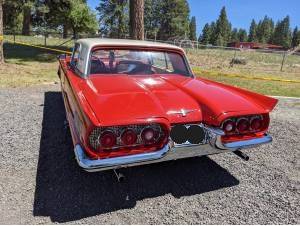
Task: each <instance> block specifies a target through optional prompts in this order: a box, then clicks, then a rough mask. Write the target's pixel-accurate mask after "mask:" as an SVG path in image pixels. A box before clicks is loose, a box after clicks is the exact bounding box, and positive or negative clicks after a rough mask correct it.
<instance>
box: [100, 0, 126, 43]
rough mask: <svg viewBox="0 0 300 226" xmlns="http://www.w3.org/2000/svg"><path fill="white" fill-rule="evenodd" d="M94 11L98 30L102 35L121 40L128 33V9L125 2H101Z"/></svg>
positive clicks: (105, 0)
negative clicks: (97, 20) (97, 15)
mask: <svg viewBox="0 0 300 226" xmlns="http://www.w3.org/2000/svg"><path fill="white" fill-rule="evenodd" d="M96 10H97V11H98V14H99V22H100V30H101V32H102V33H103V34H104V35H108V36H110V37H112V38H121V37H125V35H126V34H128V33H129V27H128V24H129V17H128V14H129V8H128V2H127V1H126V0H101V1H100V3H99V6H98V7H97V8H96Z"/></svg>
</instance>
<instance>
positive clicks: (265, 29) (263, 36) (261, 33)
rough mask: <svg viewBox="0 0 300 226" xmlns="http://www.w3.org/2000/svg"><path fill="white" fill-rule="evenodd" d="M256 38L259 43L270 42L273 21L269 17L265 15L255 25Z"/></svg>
mask: <svg viewBox="0 0 300 226" xmlns="http://www.w3.org/2000/svg"><path fill="white" fill-rule="evenodd" d="M256 32H257V33H256V34H257V39H258V41H259V42H261V43H270V42H271V40H272V35H273V32H274V22H273V20H272V19H271V18H269V17H267V16H265V17H264V19H263V20H260V21H259V23H258V25H257V30H256Z"/></svg>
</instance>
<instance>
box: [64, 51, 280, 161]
mask: <svg viewBox="0 0 300 226" xmlns="http://www.w3.org/2000/svg"><path fill="white" fill-rule="evenodd" d="M181 54H183V53H181ZM69 60H70V59H69V58H67V59H65V60H60V67H61V69H62V70H61V76H60V77H61V84H62V90H63V92H64V102H65V105H66V111H67V117H68V120H69V123H70V127H71V133H72V138H73V142H74V144H77V143H80V144H81V145H82V146H83V147H84V148H85V150H86V152H87V154H88V155H89V156H90V157H92V158H97V157H99V155H98V154H97V153H95V152H94V151H93V150H91V148H90V146H89V142H88V136H89V133H90V132H91V130H92V129H93V128H94V127H97V126H114V125H129V124H145V123H148V122H156V123H160V124H163V125H165V127H166V128H167V129H168V130H169V129H170V126H171V124H176V123H190V122H203V123H206V124H208V125H210V126H216V127H219V126H220V125H221V123H222V122H223V121H224V120H225V119H226V118H230V117H235V116H243V115H256V114H268V113H269V112H270V111H271V110H272V109H273V108H274V107H275V105H276V103H277V100H276V99H274V98H271V97H267V96H263V95H260V94H257V93H253V92H250V91H247V90H243V89H239V88H236V87H232V86H229V85H224V84H221V83H217V82H213V81H210V80H207V79H200V78H191V77H184V76H181V75H141V76H127V75H121V74H116V75H92V76H90V77H89V78H87V79H83V78H80V77H79V76H77V75H76V74H75V73H74V72H73V71H72V70H71V69H69V68H68V67H67V62H68V61H69ZM181 109H186V110H192V112H190V113H188V114H187V115H186V117H182V115H181V114H171V113H172V112H174V111H180V110H181ZM256 135H261V134H252V135H250V136H256ZM237 138H238V139H244V138H245V139H249V136H240V137H238V136H235V137H232V139H237ZM224 140H227V141H228V140H231V138H230V137H225V138H224ZM149 150H150V151H155V149H154V148H148V150H147V148H144V149H141V150H120V151H119V152H116V153H113V154H112V155H113V156H120V155H124V154H134V153H140V152H145V151H149ZM107 157H111V155H107Z"/></svg>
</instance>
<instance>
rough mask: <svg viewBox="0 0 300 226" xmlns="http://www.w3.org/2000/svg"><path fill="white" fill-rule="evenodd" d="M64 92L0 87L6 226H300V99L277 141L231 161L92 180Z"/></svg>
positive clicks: (207, 160)
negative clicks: (82, 164)
mask: <svg viewBox="0 0 300 226" xmlns="http://www.w3.org/2000/svg"><path fill="white" fill-rule="evenodd" d="M64 117H65V115H64V107H63V103H62V99H61V94H60V92H59V85H44V86H36V87H30V88H15V89H13V88H11V89H0V136H1V139H0V224H27V223H31V224H40V223H73V224H82V223H85V224H103V223H107V224H194V223H199V224H215V223H217V224H245V223H248V224H279V223H286V224H300V208H299V207H300V203H299V200H300V163H299V161H300V140H299V138H300V133H299V130H300V100H296V99H280V103H279V105H278V106H277V108H276V110H275V111H274V113H272V115H271V118H272V125H271V130H270V133H271V134H272V135H273V136H274V142H273V143H272V144H269V145H265V146H262V147H260V148H256V149H253V150H248V151H246V152H247V153H248V155H249V156H250V161H249V162H244V161H242V160H241V159H239V158H238V157H236V156H235V155H233V154H230V153H228V154H221V155H216V156H211V157H201V158H193V159H188V160H180V161H172V162H167V163H160V164H156V165H151V166H140V167H134V168H129V169H123V170H122V171H123V173H124V174H125V175H126V176H127V180H126V181H125V182H124V183H121V184H120V183H117V182H116V180H115V178H114V175H113V174H112V172H101V173H94V174H89V173H86V172H84V171H82V170H80V169H79V167H77V164H76V162H75V160H74V155H73V151H72V144H71V139H70V135H69V134H68V133H67V132H66V131H65V130H64V126H63V121H64Z"/></svg>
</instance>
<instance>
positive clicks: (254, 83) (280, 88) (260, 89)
mask: <svg viewBox="0 0 300 226" xmlns="http://www.w3.org/2000/svg"><path fill="white" fill-rule="evenodd" d="M193 71H194V73H195V74H196V75H197V76H199V77H202V78H207V79H210V80H214V81H218V82H222V83H226V84H229V85H233V86H237V87H241V88H244V89H248V90H251V91H254V92H257V93H261V94H265V95H274V96H292V97H300V83H291V82H277V81H265V80H256V79H245V78H239V77H230V76H235V74H229V73H224V72H219V71H212V70H210V71H203V70H201V69H199V67H193Z"/></svg>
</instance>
